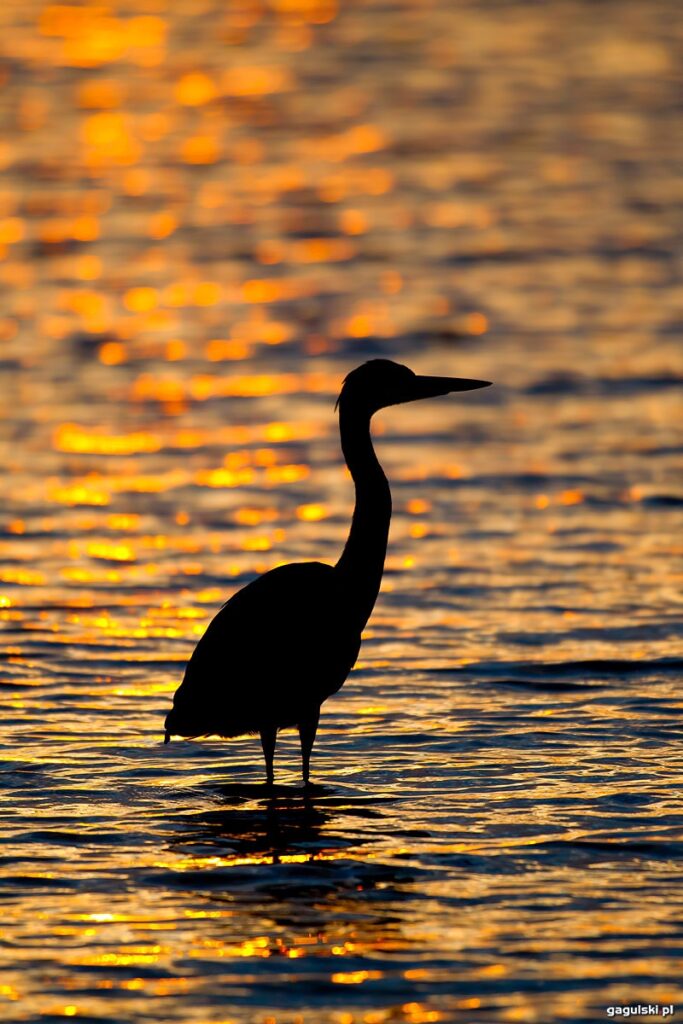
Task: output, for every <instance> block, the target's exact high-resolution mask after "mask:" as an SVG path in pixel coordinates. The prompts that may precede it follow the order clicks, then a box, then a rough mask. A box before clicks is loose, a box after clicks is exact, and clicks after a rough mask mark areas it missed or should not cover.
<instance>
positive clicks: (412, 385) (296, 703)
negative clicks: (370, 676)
mask: <svg viewBox="0 0 683 1024" xmlns="http://www.w3.org/2000/svg"><path fill="white" fill-rule="evenodd" d="M488 383H489V382H488V381H480V380H467V379H462V378H458V377H425V376H418V375H417V374H415V373H413V371H412V370H410V369H408V367H407V366H401V365H400V364H399V363H394V362H391V361H390V360H387V359H373V360H371V361H370V362H367V363H365V364H363V365H362V366H359V367H357V368H356V369H355V370H353V371H352V372H351V373H350V374H349V375H348V376H347V378H346V380H345V381H344V385H343V387H342V390H341V394H340V395H339V399H338V402H337V405H338V408H339V429H340V434H341V446H342V451H343V453H344V458H345V460H346V464H347V466H348V468H349V470H350V472H351V476H352V478H353V481H354V484H355V489H356V503H355V508H354V512H353V519H352V522H351V530H350V533H349V537H348V540H347V542H346V546H345V548H344V550H343V552H342V555H341V557H340V559H339V561H338V562H337V564H336V565H335V566H330V565H324V564H323V563H322V562H299V563H295V564H292V565H283V566H279V567H278V568H276V569H271V571H270V572H267V573H265V574H264V575H263V576H260V577H258V579H256V580H254V581H253V582H252V583H249V584H248V585H247V586H246V587H244V588H243V589H242V590H240V591H239V592H238V593H237V594H235V595H234V596H233V597H232V598H231V599H230V600H229V601H228V602H227V604H225V605H224V606H223V608H221V610H220V611H219V612H218V614H217V615H216V616H215V618H214V619H213V621H212V622H211V623H210V624H209V626H208V628H207V630H206V632H205V633H204V636H203V637H202V638H201V639H200V641H199V643H198V644H197V646H196V648H195V650H194V652H193V654H192V657H191V658H190V661H189V663H188V665H187V668H186V671H185V677H184V679H183V682H182V683H181V685H180V686H179V688H178V690H177V691H176V694H175V697H174V701H173V708H172V710H171V711H170V712H169V714H168V716H167V718H166V724H165V728H166V737H165V742H168V740H169V738H170V736H171V735H180V736H193V737H194V736H207V735H211V734H217V735H219V736H223V737H233V736H243V735H246V734H257V733H258V734H259V735H260V737H261V744H262V747H263V754H264V757H265V761H266V781H267V783H268V785H271V786H272V785H273V783H274V772H273V760H274V755H275V741H276V737H277V733H278V731H279V730H281V729H286V728H292V727H296V728H297V729H298V731H299V737H300V740H301V756H302V766H303V778H304V783H305V785H308V784H309V781H310V777H309V765H310V755H311V750H312V747H313V743H314V741H315V735H316V731H317V728H318V719H319V715H320V706H321V704H322V703H323V702H324V701H325V700H327V698H328V697H331V696H332V694H334V693H336V692H337V691H338V690H339V689H341V687H342V685H343V684H344V681H345V680H346V678H347V676H348V674H349V672H350V671H351V669H352V668H353V666H354V664H355V662H356V658H357V657H358V652H359V650H360V642H361V633H362V631H363V629H364V628H365V625H366V623H367V621H368V619H369V618H370V614H371V613H372V609H373V607H374V604H375V601H376V599H377V595H378V593H379V588H380V583H381V581H382V573H383V571H384V560H385V556H386V551H387V540H388V536H389V522H390V520H391V492H390V490H389V484H388V481H387V478H386V476H385V475H384V472H383V470H382V467H381V465H380V463H379V461H378V459H377V456H376V455H375V451H374V448H373V445H372V438H371V435H370V420H371V418H372V416H373V415H374V413H376V412H378V411H379V410H380V409H384V408H386V407H387V406H391V405H400V404H403V403H404V402H412V401H416V400H418V399H423V398H435V397H437V396H440V395H447V394H449V393H451V392H454V391H470V390H473V389H475V388H482V387H487V386H488Z"/></svg>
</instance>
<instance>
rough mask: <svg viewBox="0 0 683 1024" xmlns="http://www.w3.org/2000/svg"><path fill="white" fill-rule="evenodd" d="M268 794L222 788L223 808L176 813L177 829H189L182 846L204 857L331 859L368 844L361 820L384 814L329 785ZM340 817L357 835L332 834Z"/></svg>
mask: <svg viewBox="0 0 683 1024" xmlns="http://www.w3.org/2000/svg"><path fill="white" fill-rule="evenodd" d="M266 793H267V795H266V798H265V799H263V796H264V790H263V786H262V785H251V786H250V785H244V784H237V785H223V786H219V787H217V790H216V797H217V799H218V801H219V802H220V806H219V807H217V808H216V809H214V810H205V811H202V812H200V813H199V814H192V815H188V816H186V817H185V818H184V819H183V816H179V817H174V825H175V826H176V827H177V826H178V825H179V824H180V825H186V826H187V827H188V830H189V831H188V833H187V834H185V835H183V837H182V839H181V841H180V842H179V843H178V844H177V847H176V849H177V850H180V851H184V852H186V853H188V854H190V855H194V856H196V857H198V858H199V859H200V861H201V858H204V857H206V856H210V857H224V858H227V859H230V860H233V859H237V860H240V861H244V860H248V861H250V860H254V861H259V860H261V859H268V860H272V862H273V863H279V862H281V861H282V860H283V858H284V860H285V861H286V862H292V861H306V860H310V859H313V858H316V859H317V858H322V859H326V858H328V857H330V856H331V855H333V854H337V855H338V854H339V853H340V852H341V851H342V850H343V849H345V848H346V847H350V846H353V847H354V848H356V847H358V846H360V845H362V844H363V842H364V837H363V834H362V829H359V828H358V820H359V819H360V820H362V819H363V818H369V817H370V818H376V817H381V813H380V812H379V811H377V810H376V809H374V808H373V807H371V806H369V805H368V804H367V802H366V801H365V800H364V799H362V798H354V797H348V796H346V795H344V794H339V793H337V792H336V791H335V790H333V789H331V788H328V787H326V786H319V785H318V786H315V787H305V788H304V789H296V788H293V787H290V786H275V785H273V786H269V787H268V789H267V791H266ZM255 801H257V802H256V805H255ZM340 816H341V817H340ZM336 819H339V820H343V821H344V822H346V824H347V825H348V826H349V827H350V829H351V831H352V834H349V835H344V834H343V833H342V832H340V831H339V829H338V828H335V830H334V833H333V834H332V833H331V834H328V835H326V834H325V830H326V826H331V823H332V821H333V820H336ZM369 839H370V836H368V840H369ZM174 845H175V844H174Z"/></svg>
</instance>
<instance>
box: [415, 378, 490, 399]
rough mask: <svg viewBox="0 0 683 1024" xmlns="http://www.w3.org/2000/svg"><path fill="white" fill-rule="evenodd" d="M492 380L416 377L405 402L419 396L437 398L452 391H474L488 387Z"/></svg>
mask: <svg viewBox="0 0 683 1024" xmlns="http://www.w3.org/2000/svg"><path fill="white" fill-rule="evenodd" d="M490 386H491V381H490V380H469V379H468V378H466V377H416V378H415V380H414V381H413V386H412V388H411V393H410V394H409V395H408V396H407V397H406V398H405V399H404V401H405V402H414V401H416V400H417V399H418V398H437V397H438V396H439V395H449V394H450V393H451V392H452V391H474V390H475V389H476V388H488V387H490Z"/></svg>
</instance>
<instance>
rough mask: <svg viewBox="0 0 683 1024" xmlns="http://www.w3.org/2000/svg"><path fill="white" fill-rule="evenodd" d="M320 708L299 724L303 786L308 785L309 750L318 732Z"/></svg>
mask: <svg viewBox="0 0 683 1024" xmlns="http://www.w3.org/2000/svg"><path fill="white" fill-rule="evenodd" d="M319 717H320V708H316V709H315V711H314V712H313V714H312V715H311V716H310V718H306V719H304V721H302V722H299V739H300V740H301V763H302V766H303V773H304V784H305V785H306V786H308V784H309V774H310V773H309V765H310V763H311V750H312V749H313V743H314V741H315V734H316V732H317V731H318V719H319Z"/></svg>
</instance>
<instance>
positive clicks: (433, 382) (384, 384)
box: [335, 359, 491, 416]
mask: <svg viewBox="0 0 683 1024" xmlns="http://www.w3.org/2000/svg"><path fill="white" fill-rule="evenodd" d="M490 383H491V382H490V381H488V380H468V379H466V378H464V377H421V376H419V375H418V374H416V373H413V371H412V370H410V369H409V368H408V367H407V366H402V365H401V363H394V362H392V361H391V359H371V360H370V361H369V362H367V363H363V364H362V365H361V366H357V367H356V369H355V370H352V371H351V373H349V374H348V375H347V377H346V379H345V380H344V384H343V385H342V389H341V393H340V395H339V398H338V399H337V405H339V406H340V407H341V408H342V409H343V408H345V407H346V408H353V409H354V410H358V411H359V412H361V411H362V412H365V413H367V414H368V415H370V416H372V414H373V413H375V412H377V411H378V410H379V409H384V408H386V406H388V405H400V404H401V403H403V402H415V401H417V399H419V398H436V397H437V396H439V395H448V394H450V392H451V391H473V390H474V389H475V388H487V387H488V386H489V385H490ZM335 408H336V407H335Z"/></svg>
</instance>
